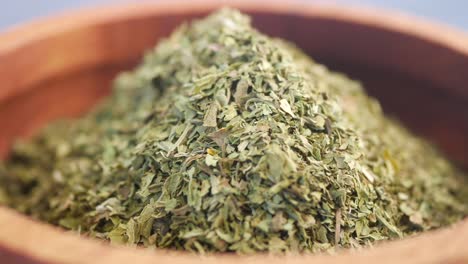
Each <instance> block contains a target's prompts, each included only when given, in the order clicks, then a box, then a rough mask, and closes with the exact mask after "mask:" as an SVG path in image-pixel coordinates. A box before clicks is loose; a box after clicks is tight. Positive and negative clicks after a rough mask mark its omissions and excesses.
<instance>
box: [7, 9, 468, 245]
mask: <svg viewBox="0 0 468 264" xmlns="http://www.w3.org/2000/svg"><path fill="white" fill-rule="evenodd" d="M72 122H73V123H72ZM0 176H1V177H0V179H1V181H2V185H3V186H5V185H8V186H10V187H11V188H9V189H8V190H2V192H0V199H1V200H2V201H4V202H5V203H7V204H9V205H11V206H13V207H15V208H18V209H19V210H21V211H23V212H26V213H28V214H31V215H33V216H35V217H38V218H40V219H43V220H46V221H49V222H52V223H55V224H58V225H61V226H63V227H65V228H69V229H74V230H80V231H81V232H84V233H87V234H89V235H91V236H95V237H100V238H105V239H109V240H110V241H111V242H115V243H129V244H140V245H144V246H156V247H161V248H177V249H187V250H193V251H200V252H208V251H235V252H241V253H250V252H256V251H270V252H279V251H299V252H304V251H312V252H315V251H323V250H327V249H331V248H333V247H335V245H340V246H344V247H358V246H362V245H368V244H371V243H372V242H374V241H377V240H383V239H392V238H398V237H403V236H405V235H409V234H412V233H415V232H418V231H422V230H428V229H432V228H437V227H440V226H444V225H448V224H451V223H453V222H455V221H457V220H460V219H461V218H463V217H464V216H466V215H467V213H468V210H467V206H466V204H465V203H463V200H464V199H465V201H466V198H467V195H466V194H467V191H466V189H462V188H463V183H462V181H463V179H462V176H461V174H460V173H459V172H458V171H457V170H456V169H454V168H453V167H452V165H450V164H449V163H448V162H447V161H446V160H445V159H444V158H442V157H441V155H440V154H439V153H438V152H437V151H435V150H434V149H433V148H432V147H431V146H430V145H428V144H427V143H425V142H424V141H422V140H420V139H417V138H416V137H414V136H412V135H411V134H410V133H408V132H407V131H406V130H405V129H403V128H402V127H401V126H400V125H399V124H398V123H397V122H395V121H392V120H390V119H388V118H386V117H384V115H383V113H382V111H381V109H380V106H379V104H378V103H377V102H376V101H375V100H374V99H372V98H370V97H368V96H367V95H366V94H365V92H364V90H363V89H362V87H361V85H360V84H359V83H358V82H356V81H352V80H350V79H348V78H347V77H346V76H343V75H341V74H337V73H333V72H330V71H329V70H327V69H326V68H325V67H324V66H322V65H320V64H317V63H316V62H314V61H313V60H311V59H310V58H308V57H307V56H306V55H305V54H303V53H302V52H301V51H300V50H299V49H297V48H296V47H294V46H293V45H292V44H290V43H287V42H285V41H282V40H279V39H272V38H270V37H267V36H265V35H263V34H261V33H259V32H257V31H256V30H254V29H253V28H252V27H251V24H250V19H249V18H248V17H247V16H245V15H242V14H241V13H239V12H238V11H235V10H231V9H223V10H220V11H218V12H216V13H214V14H212V15H210V16H209V17H207V18H205V19H203V20H198V21H195V22H193V23H191V24H187V25H184V26H182V27H180V28H179V29H178V30H177V31H176V32H174V33H173V34H172V35H171V36H170V37H169V38H167V39H166V40H164V41H162V42H161V43H160V44H159V45H158V46H157V47H156V48H155V49H154V50H153V51H150V52H149V53H147V55H146V56H145V58H144V61H143V63H142V64H141V65H140V66H139V67H138V68H137V69H135V70H134V71H132V72H128V73H124V74H122V75H121V76H120V77H119V78H118V80H117V81H116V85H115V89H114V93H113V95H112V96H111V97H110V98H109V99H108V100H107V101H106V102H105V103H104V104H103V105H102V106H100V107H99V108H98V109H97V110H95V111H94V112H93V113H91V114H89V115H88V116H86V117H84V118H82V119H80V120H79V121H64V122H61V123H56V124H54V125H52V126H50V127H49V128H48V129H46V130H45V131H44V132H43V133H42V134H41V135H39V136H38V137H37V139H35V140H34V141H33V142H32V143H21V144H18V145H17V146H16V147H15V150H14V152H13V154H12V158H11V160H10V161H9V162H8V163H7V164H5V165H4V166H3V168H2V169H0Z"/></svg>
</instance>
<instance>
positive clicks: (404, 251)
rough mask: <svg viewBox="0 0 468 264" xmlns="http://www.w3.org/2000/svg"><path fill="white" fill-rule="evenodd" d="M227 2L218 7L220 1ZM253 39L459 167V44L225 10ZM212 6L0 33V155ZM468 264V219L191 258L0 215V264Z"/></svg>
mask: <svg viewBox="0 0 468 264" xmlns="http://www.w3.org/2000/svg"><path fill="white" fill-rule="evenodd" d="M225 3H226V2H225ZM229 3H231V5H234V6H237V7H241V8H242V9H243V10H244V11H248V12H249V13H250V14H252V15H253V16H254V24H255V25H256V26H257V27H259V28H260V29H261V30H262V31H264V32H266V33H268V34H271V35H275V36H279V37H283V38H286V39H289V40H292V41H294V42H295V43H296V44H297V45H298V46H300V47H301V48H303V49H304V50H306V51H307V52H308V53H309V54H310V55H311V56H313V57H314V58H316V59H317V60H318V61H320V62H323V63H325V64H326V65H329V66H330V68H332V69H338V70H341V71H344V72H346V73H349V74H351V76H353V77H356V78H358V79H360V80H362V81H363V82H364V84H365V85H366V88H367V89H368V91H369V92H370V93H371V94H372V95H374V96H376V97H378V98H379V99H380V100H381V102H382V104H383V106H384V109H385V110H386V111H387V112H388V113H390V114H393V115H396V116H398V117H399V118H400V119H401V120H402V121H403V122H404V123H405V124H406V125H408V126H409V127H410V128H412V129H413V130H414V131H416V132H417V133H419V134H421V135H423V136H425V137H427V138H429V139H431V140H433V141H434V142H436V143H437V144H438V145H439V146H440V147H441V148H442V149H443V150H444V151H445V152H446V153H447V154H448V155H449V156H450V157H452V158H453V159H454V160H456V161H458V162H459V163H460V164H461V165H463V166H465V167H468V87H467V85H466V84H467V83H468V37H467V36H466V35H465V34H464V33H460V32H458V31H456V30H452V29H450V28H446V27H444V26H438V25H434V24H431V23H427V22H424V21H421V20H419V19H414V18H409V17H406V16H404V15H396V14H392V13H387V12H382V11H375V10H367V9H352V8H342V7H333V6H315V5H311V4H307V3H306V1H288V2H287V3H284V2H282V1H273V2H270V3H269V4H268V5H265V4H264V3H255V2H251V1H234V2H233V1H230V2H229ZM220 5H221V4H220V2H219V1H211V0H203V1H195V3H193V2H190V1H182V2H180V1H177V2H176V3H172V2H171V1H170V0H165V1H162V0H161V1H158V2H157V3H153V4H138V5H135V4H134V5H131V6H116V7H104V8H98V9H93V10H83V11H78V12H75V13H71V14H64V15H61V16H57V17H54V18H50V19H46V20H43V21H40V22H34V23H31V24H29V25H25V26H22V27H19V28H16V29H14V30H11V31H10V32H7V33H5V34H3V35H2V36H0V122H1V123H0V156H3V157H5V156H6V155H7V153H8V149H9V146H10V145H11V143H12V141H13V140H14V139H15V138H16V137H18V136H29V135H32V134H33V133H34V132H35V131H37V129H38V128H39V127H41V126H43V125H44V124H45V123H46V122H48V121H50V120H53V119H56V118H59V117H65V116H77V115H79V114H81V113H83V112H84V111H86V110H87V109H89V108H90V107H91V106H92V105H93V104H94V103H95V102H96V101H97V100H99V99H100V98H102V96H104V95H105V94H107V93H108V91H109V88H110V82H111V80H112V78H113V76H115V74H116V72H118V71H120V70H122V69H129V68H131V66H132V65H134V64H135V62H137V61H138V59H139V57H140V56H141V55H142V53H143V51H144V50H145V49H147V48H150V47H152V46H153V45H154V43H156V41H157V40H158V39H160V38H161V37H163V36H167V35H168V34H169V33H170V32H171V30H172V29H173V28H174V27H175V26H177V25H178V24H179V23H180V22H181V21H184V20H186V19H190V18H194V17H198V16H201V15H204V14H206V13H207V12H209V11H210V10H212V9H214V8H215V7H217V6H220ZM131 261H132V262H135V263H155V262H161V263H163V262H171V263H202V262H203V263H219V262H220V261H223V263H234V262H238V261H243V262H252V263H253V262H262V263H267V262H270V263H278V264H279V263H281V262H285V261H286V262H288V263H306V262H313V261H316V262H321V263H322V262H323V263H465V262H466V263H468V222H466V221H465V223H463V224H460V225H459V226H457V227H455V228H453V229H446V230H441V231H439V232H434V233H429V234H424V235H421V236H418V237H415V238H411V239H405V240H403V241H397V242H390V243H384V244H383V245H381V246H377V247H376V248H375V249H370V250H364V251H362V252H358V253H350V252H344V253H341V254H339V255H337V256H300V257H287V258H278V257H267V256H264V255H259V256H252V257H238V256H233V255H215V256H210V257H197V256H193V255H189V254H185V253H180V252H178V253H174V252H166V251H148V250H141V249H139V250H137V249H133V248H116V247H110V246H108V245H104V244H102V243H100V242H97V241H95V240H89V239H84V238H78V237H76V236H74V235H72V234H68V233H64V232H63V231H60V230H58V229H55V228H53V227H50V226H48V225H45V224H41V223H37V222H34V221H32V220H30V219H28V218H27V217H24V216H21V215H19V214H16V213H14V212H12V211H10V210H8V209H5V208H0V263H129V262H131Z"/></svg>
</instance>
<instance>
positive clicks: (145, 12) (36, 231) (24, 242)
mask: <svg viewBox="0 0 468 264" xmlns="http://www.w3.org/2000/svg"><path fill="white" fill-rule="evenodd" d="M222 5H229V6H234V7H236V8H240V9H242V10H245V11H262V12H265V13H272V14H291V15H296V16H314V17H319V18H329V19H330V18H332V19H335V20H338V21H341V22H348V23H355V24H360V25H364V26H368V27H372V28H376V29H381V30H387V31H391V32H396V33H399V34H405V35H411V36H413V37H417V38H420V39H422V40H425V41H428V42H432V43H437V44H439V45H442V46H443V47H446V48H449V49H452V50H454V51H457V52H459V53H461V54H463V55H464V56H467V57H468V36H467V35H466V34H465V33H463V32H462V31H460V30H456V29H453V28H451V27H448V26H445V25H440V24H435V23H432V22H428V21H425V20H424V19H421V18H415V17H413V16H408V15H404V14H401V13H395V12H391V11H383V10H379V9H375V8H363V7H359V8H358V7H343V6H337V5H330V4H314V3H307V2H306V1H300V0H293V1H288V2H287V3H284V2H283V1H280V0H274V1H270V2H269V3H268V5H265V4H264V3H261V2H260V1H248V0H238V1H231V2H220V1H216V0H200V1H189V0H182V1H171V0H160V1H157V2H151V3H149V2H144V3H139V4H119V5H111V6H105V5H104V6H102V7H94V8H86V9H80V10H76V11H69V12H64V13H62V14H59V15H56V16H52V17H48V18H43V19H40V20H37V21H32V22H29V23H27V24H24V25H20V26H15V27H13V28H11V29H9V30H7V31H5V32H4V33H3V34H2V35H0V58H2V56H3V55H5V54H8V53H10V52H12V51H14V50H16V49H18V48H19V47H23V46H25V45H27V44H28V43H34V42H38V41H41V40H42V39H45V38H47V37H51V36H54V35H57V34H60V33H63V32H67V31H70V30H72V29H76V28H82V27H87V26H92V25H96V24H104V23H110V22H112V21H119V20H125V19H131V18H136V17H145V16H151V15H154V14H157V13H171V14H177V13H187V12H189V13H191V12H197V11H208V10H212V9H214V8H216V7H219V6H222ZM17 92H19V91H17ZM14 95H15V94H11V93H10V94H8V97H11V96H14ZM5 98H6V96H5ZM5 98H2V97H1V94H0V102H1V101H2V99H5ZM12 223H14V224H12ZM0 226H1V228H0V230H1V232H0V255H1V252H2V251H4V252H9V254H12V255H13V256H23V257H26V258H27V259H28V260H29V261H30V262H28V263H36V262H40V263H85V262H86V263H128V262H131V261H134V262H138V263H152V262H154V261H155V259H157V260H158V261H162V262H172V263H174V262H175V263H208V264H211V263H213V264H215V263H217V262H218V261H220V258H221V259H222V261H223V262H225V263H233V264H234V263H235V262H237V261H243V262H246V263H247V262H248V263H254V262H259V263H260V262H262V263H267V262H270V263H271V262H273V263H278V264H279V263H280V262H282V261H288V262H290V263H292V262H294V263H306V262H309V261H321V262H324V263H345V262H346V263H362V262H368V263H370V262H371V261H373V262H374V261H379V262H381V263H395V262H397V261H398V262H400V263H423V262H424V263H429V262H433V263H435V262H454V263H455V262H458V261H467V262H468V251H467V250H466V245H467V244H468V220H465V221H462V222H461V223H459V224H457V225H455V226H454V227H450V228H444V229H441V230H438V231H432V232H428V233H427V234H422V235H418V236H416V237H414V238H407V239H403V240H400V241H392V242H388V243H384V244H383V245H378V246H376V247H375V248H373V249H365V250H362V251H359V252H351V251H346V252H344V253H340V254H337V255H335V256H329V255H321V254H318V255H301V256H297V255H296V256H282V257H277V256H276V257H275V256H271V255H266V254H257V255H253V256H237V255H232V254H213V255H209V256H205V257H195V256H194V255H193V254H191V253H186V252H175V251H168V250H145V249H134V248H131V247H124V246H113V245H111V246H109V245H106V244H104V243H102V242H99V241H97V240H94V239H89V238H79V237H78V236H76V235H73V234H70V233H69V232H64V231H62V230H59V229H58V228H56V227H52V226H50V225H47V224H44V223H39V222H36V221H33V220H31V219H30V218H28V217H26V216H23V215H21V214H19V213H17V212H14V211H13V210H10V209H7V208H3V207H0ZM25 227H27V228H25ZM44 238H47V240H44ZM41 239H42V240H41ZM39 243H41V244H39ZM38 244H39V245H40V246H38ZM448 244H450V246H447V245H448Z"/></svg>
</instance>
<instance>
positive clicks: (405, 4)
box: [0, 0, 468, 31]
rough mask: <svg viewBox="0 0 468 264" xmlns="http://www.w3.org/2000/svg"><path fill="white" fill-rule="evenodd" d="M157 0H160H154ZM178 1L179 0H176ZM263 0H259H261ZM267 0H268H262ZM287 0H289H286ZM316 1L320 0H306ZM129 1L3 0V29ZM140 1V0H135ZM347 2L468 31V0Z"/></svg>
mask: <svg viewBox="0 0 468 264" xmlns="http://www.w3.org/2000/svg"><path fill="white" fill-rule="evenodd" d="M154 1H157V0H154ZM174 1H177V0H174ZM194 1H196V0H194ZM259 1H260V0H259ZM263 1H265V2H267V1H268V0H263ZM284 1H287V0H284ZM304 1H311V2H313V1H317V0H304ZM118 2H130V1H128V0H127V1H123V0H113V1H112V0H0V31H2V30H5V29H6V28H8V27H10V26H12V25H15V24H20V23H22V22H26V21H29V20H32V19H35V18H39V17H43V16H47V15H51V14H54V13H56V12H60V11H64V10H69V9H73V8H78V7H89V6H95V5H102V4H109V3H111V4H112V3H118ZM134 2H137V1H134ZM318 2H321V3H323V2H338V3H342V4H348V5H365V6H375V7H380V8H382V7H383V8H390V9H394V10H401V11H404V12H405V13H409V14H415V15H418V16H422V17H426V18H429V19H431V20H435V21H440V22H444V23H446V24H450V25H453V26H456V27H458V28H461V29H464V30H465V31H468V0H332V1H324V0H320V1H318Z"/></svg>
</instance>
